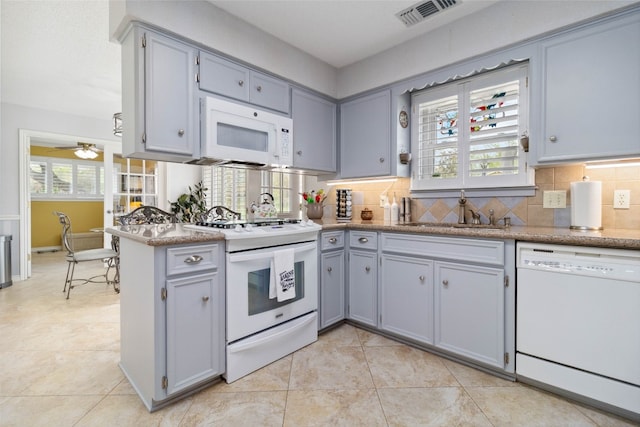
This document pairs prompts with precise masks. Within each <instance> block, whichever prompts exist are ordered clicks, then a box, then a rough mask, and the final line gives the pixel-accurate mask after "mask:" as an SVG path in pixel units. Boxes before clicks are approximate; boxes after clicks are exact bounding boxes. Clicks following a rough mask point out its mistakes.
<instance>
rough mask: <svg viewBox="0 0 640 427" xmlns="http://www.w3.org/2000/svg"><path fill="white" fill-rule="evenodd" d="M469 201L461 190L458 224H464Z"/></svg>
mask: <svg viewBox="0 0 640 427" xmlns="http://www.w3.org/2000/svg"><path fill="white" fill-rule="evenodd" d="M465 203H467V199H465V197H464V190H460V198H459V199H458V224H464V223H465V219H464V205H465Z"/></svg>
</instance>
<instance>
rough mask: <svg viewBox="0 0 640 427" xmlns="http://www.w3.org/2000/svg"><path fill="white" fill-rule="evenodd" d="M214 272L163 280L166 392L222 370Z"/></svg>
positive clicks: (220, 303)
mask: <svg viewBox="0 0 640 427" xmlns="http://www.w3.org/2000/svg"><path fill="white" fill-rule="evenodd" d="M222 286H223V285H222V284H221V283H220V279H219V277H218V273H217V272H211V273H206V274H200V275H188V276H183V277H180V278H177V279H170V280H167V299H166V303H167V305H166V316H167V318H166V325H167V384H168V387H167V395H169V396H170V395H171V394H173V393H176V392H179V391H180V390H182V389H185V388H187V387H189V386H191V385H193V384H196V383H198V382H200V381H203V380H206V379H209V378H212V377H214V376H217V375H222V374H223V373H224V353H223V346H224V340H225V337H224V327H223V326H224V315H223V313H224V304H225V302H224V294H223V292H222V290H221V287H222Z"/></svg>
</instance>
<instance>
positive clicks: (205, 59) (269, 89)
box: [199, 51, 291, 114]
mask: <svg viewBox="0 0 640 427" xmlns="http://www.w3.org/2000/svg"><path fill="white" fill-rule="evenodd" d="M199 77H200V78H199V80H200V89H201V90H204V91H207V92H212V93H217V94H220V95H222V96H226V97H229V98H233V99H237V100H239V101H244V102H248V103H251V104H254V105H258V106H261V107H265V108H269V109H271V110H276V111H280V112H283V113H287V114H289V112H290V110H291V99H290V96H291V95H290V86H289V84H288V83H287V82H285V81H284V80H279V79H276V78H274V77H271V76H268V75H266V74H263V73H259V72H257V71H254V70H251V69H249V68H247V67H244V66H242V65H240V64H236V63H235V62H233V61H229V60H227V59H224V58H221V57H219V56H216V55H212V54H210V53H207V52H203V51H201V52H200V76H199Z"/></svg>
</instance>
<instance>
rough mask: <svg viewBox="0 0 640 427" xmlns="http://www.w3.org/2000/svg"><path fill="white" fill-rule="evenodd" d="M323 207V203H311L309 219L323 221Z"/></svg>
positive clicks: (309, 205)
mask: <svg viewBox="0 0 640 427" xmlns="http://www.w3.org/2000/svg"><path fill="white" fill-rule="evenodd" d="M322 211H323V205H322V203H309V204H308V205H307V218H309V219H321V218H322V213H323V212H322Z"/></svg>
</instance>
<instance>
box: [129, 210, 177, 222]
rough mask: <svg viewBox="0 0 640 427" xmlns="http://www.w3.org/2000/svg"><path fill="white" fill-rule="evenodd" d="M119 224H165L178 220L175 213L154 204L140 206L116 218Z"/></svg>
mask: <svg viewBox="0 0 640 427" xmlns="http://www.w3.org/2000/svg"><path fill="white" fill-rule="evenodd" d="M118 221H119V222H120V225H135V224H167V223H175V222H178V218H177V217H176V216H175V214H172V213H169V212H165V211H163V210H162V209H160V208H157V207H155V206H140V207H139V208H136V209H134V210H133V211H131V212H129V213H128V214H126V215H122V216H121V217H119V218H118Z"/></svg>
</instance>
